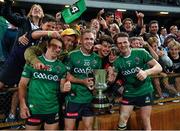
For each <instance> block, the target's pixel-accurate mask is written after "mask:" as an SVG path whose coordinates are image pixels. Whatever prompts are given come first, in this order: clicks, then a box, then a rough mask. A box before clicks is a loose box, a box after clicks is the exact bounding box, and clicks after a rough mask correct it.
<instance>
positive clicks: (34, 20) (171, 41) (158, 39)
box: [0, 0, 180, 129]
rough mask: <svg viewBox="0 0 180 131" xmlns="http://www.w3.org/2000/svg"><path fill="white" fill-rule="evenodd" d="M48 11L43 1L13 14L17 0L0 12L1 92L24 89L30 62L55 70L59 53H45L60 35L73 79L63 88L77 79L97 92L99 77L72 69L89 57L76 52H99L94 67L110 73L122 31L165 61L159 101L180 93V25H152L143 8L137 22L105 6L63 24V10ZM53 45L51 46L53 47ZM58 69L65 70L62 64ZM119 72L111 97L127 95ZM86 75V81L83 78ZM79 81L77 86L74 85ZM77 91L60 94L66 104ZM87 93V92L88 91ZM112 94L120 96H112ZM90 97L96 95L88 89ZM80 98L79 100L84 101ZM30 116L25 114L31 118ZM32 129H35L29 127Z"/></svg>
mask: <svg viewBox="0 0 180 131" xmlns="http://www.w3.org/2000/svg"><path fill="white" fill-rule="evenodd" d="M44 13H46V12H43V9H42V8H41V6H40V5H38V4H34V5H32V7H31V9H30V11H29V13H28V14H27V16H22V15H20V14H19V13H14V12H12V1H9V0H7V1H5V3H4V6H3V8H2V9H1V16H0V32H1V33H0V34H1V35H0V64H1V68H0V91H1V92H3V91H5V90H6V88H9V87H18V84H19V82H20V79H21V81H22V77H21V76H24V77H27V78H29V75H27V74H26V75H25V74H23V75H22V72H23V73H24V72H25V71H27V70H28V67H26V66H27V65H28V66H31V67H32V68H34V69H36V70H44V69H48V68H49V67H48V66H47V65H46V64H47V63H48V62H47V61H48V60H47V58H46V57H49V56H53V55H52V54H51V53H50V54H51V55H45V54H46V53H47V52H48V50H51V46H52V49H56V50H57V49H58V48H59V47H58V46H59V45H51V44H50V43H52V42H51V41H50V40H49V39H55V40H54V41H57V39H61V41H60V43H61V44H62V47H60V49H59V50H61V51H58V53H59V54H58V56H57V58H58V59H59V60H60V61H62V63H63V64H65V65H67V70H69V72H70V73H71V74H69V73H67V76H66V79H67V80H68V83H63V84H64V85H63V87H65V89H64V88H63V89H61V90H62V91H63V92H67V91H69V90H70V89H66V88H69V86H71V84H70V83H69V81H71V82H72V83H76V84H74V85H76V86H79V88H83V86H87V87H88V89H89V90H93V88H94V87H92V85H94V83H93V80H92V79H91V78H88V77H89V76H88V75H90V73H91V72H86V75H87V76H86V77H84V76H80V75H77V74H76V73H73V72H72V71H71V69H72V68H74V67H77V70H78V68H80V65H81V64H82V63H81V59H85V58H84V57H82V56H79V54H78V53H77V52H76V51H79V50H80V51H81V50H82V51H81V52H85V53H84V56H85V57H88V56H92V55H93V59H90V58H88V60H90V61H92V62H94V65H91V66H92V69H98V68H103V69H106V70H107V71H108V69H109V67H110V66H112V65H113V62H114V61H115V60H116V58H118V57H119V55H121V54H120V52H119V50H118V48H117V46H116V42H115V41H114V40H115V38H116V35H117V34H119V33H120V32H126V33H127V34H128V35H129V42H130V47H131V48H135V49H137V48H140V49H145V50H146V51H148V52H149V53H150V55H151V56H152V57H153V58H154V59H155V60H157V61H158V62H159V63H160V65H161V66H162V68H163V71H162V72H161V73H159V75H160V76H161V77H160V78H159V77H155V78H152V82H153V86H154V90H155V91H156V92H157V93H154V96H156V97H157V98H158V99H164V98H165V97H167V94H165V92H164V91H166V90H167V91H166V93H168V95H170V96H173V97H176V96H180V85H179V83H180V77H175V79H170V78H169V77H168V74H172V73H180V72H179V71H180V30H179V29H178V25H171V26H170V28H169V29H168V28H167V27H159V23H158V21H157V20H149V23H144V21H143V18H144V14H143V13H142V12H137V11H136V12H135V15H136V18H137V21H136V22H135V21H133V20H132V19H131V18H124V19H121V18H120V17H116V16H115V15H114V12H110V11H105V10H104V9H102V10H100V11H99V13H98V14H97V17H96V18H93V19H92V20H91V21H84V20H77V21H75V22H73V23H72V24H65V23H63V22H62V21H61V19H62V18H61V14H60V13H57V14H56V15H54V16H53V15H49V14H44ZM87 29H90V30H91V31H89V32H88V31H87ZM83 32H85V33H83ZM92 33H93V36H92ZM86 35H87V36H86ZM91 42H93V45H90V44H91ZM48 43H49V44H50V45H51V46H48ZM51 51H52V50H51ZM42 54H44V55H45V57H44V59H45V60H46V62H45V63H43V62H42V60H41V59H42V58H39V56H41V55H42ZM139 55H141V54H139ZM73 57H79V60H78V58H77V59H75V58H73ZM75 60H76V62H77V63H76V64H74V63H73V62H74V61H75ZM49 61H50V60H49ZM96 61H97V62H98V63H97V62H96ZM25 64H26V66H25ZM85 64H87V65H88V64H89V61H86V62H85ZM24 66H25V67H26V68H27V69H26V68H25V67H24ZM81 66H82V65H81ZM59 68H60V67H59ZM23 70H25V71H23ZM32 70H33V69H32ZM57 70H60V69H58V68H57ZM78 71H81V72H83V70H78ZM27 72H28V71H27ZM28 73H29V72H28ZM88 73H89V74H88ZM117 76H118V77H117V78H116V80H115V82H114V83H108V86H109V87H108V89H107V91H106V93H107V95H108V96H110V97H112V96H113V97H114V96H115V97H121V95H122V94H123V91H122V90H123V89H122V86H123V84H124V83H125V82H126V80H124V79H123V78H122V77H121V74H118V75H117ZM42 77H43V76H42ZM61 77H62V76H61ZM75 77H77V78H78V79H77V78H75ZM63 78H64V77H63ZM80 79H83V81H82V80H80ZM22 83H23V82H21V84H20V85H21V86H22ZM26 84H27V83H26ZM81 84H82V85H83V86H82V85H81ZM74 85H73V84H72V87H73V86H74ZM31 86H32V85H31ZM72 87H71V88H72ZM18 88H20V87H18ZM74 90H75V89H74ZM24 93H25V92H24ZM59 93H60V90H59ZM75 93H76V92H74V91H73V88H72V91H70V93H69V94H70V95H67V94H66V93H62V95H61V96H60V98H59V99H61V100H60V101H61V102H60V103H61V104H63V102H64V101H65V100H64V99H65V97H67V96H68V99H71V100H72V99H74V98H73V97H74V95H75V96H76V94H75ZM84 93H87V92H86V91H85V92H84ZM91 93H92V92H91ZM112 93H114V94H113V95H112ZM25 94H26V93H25ZM86 95H92V94H89V93H87V94H86ZM18 96H19V95H18V92H17V91H15V92H14V94H13V97H12V103H11V109H10V112H9V115H7V118H6V121H7V122H9V121H16V120H17V108H19V100H18V98H25V96H24V97H22V96H23V94H22V92H21V94H20V96H19V97H18ZM66 99H67V98H66ZM89 99H91V97H90V98H87V100H89ZM21 101H22V100H20V106H22V103H21ZM72 101H73V100H72ZM74 101H75V102H77V101H78V102H79V100H74ZM79 106H81V105H79ZM83 106H84V108H89V106H90V105H83ZM23 107H24V106H23ZM70 108H74V105H73V104H72V105H69V107H68V110H66V113H67V114H66V115H65V118H69V119H70V118H77V117H75V116H74V115H76V114H70V115H68V113H69V111H71V109H70ZM78 108H80V107H78ZM20 109H21V110H22V107H20ZM26 113H30V112H26ZM88 113H89V114H88ZM83 114H84V115H86V116H89V115H90V116H91V111H89V110H88V111H87V113H86V112H85V113H84V112H83ZM26 115H27V114H26ZM28 115H29V114H28ZM28 115H27V116H26V117H24V118H27V117H28ZM51 117H53V116H51ZM55 117H57V116H55ZM85 118H89V119H83V120H84V121H85V125H86V129H91V126H92V119H91V117H85ZM66 120H68V119H66ZM45 121H46V120H45ZM47 121H50V120H47ZM53 122H54V121H53ZM68 122H69V124H67V123H66V121H65V128H66V129H73V128H74V126H73V125H74V124H75V123H74V121H68ZM30 124H32V123H30ZM50 124H52V123H47V125H46V126H45V127H44V128H45V129H58V128H57V127H55V128H53V127H52V128H51V127H49V126H48V125H50ZM27 129H32V128H30V127H29V128H28V127H27ZM37 129H38V128H37Z"/></svg>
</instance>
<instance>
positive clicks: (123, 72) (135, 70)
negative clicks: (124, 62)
mask: <svg viewBox="0 0 180 131" xmlns="http://www.w3.org/2000/svg"><path fill="white" fill-rule="evenodd" d="M138 71H139V68H137V67H135V68H131V69H128V70H125V71H122V72H121V73H122V74H123V75H125V76H127V75H131V74H135V73H137V72H138Z"/></svg>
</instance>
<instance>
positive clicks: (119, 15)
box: [114, 10, 123, 19]
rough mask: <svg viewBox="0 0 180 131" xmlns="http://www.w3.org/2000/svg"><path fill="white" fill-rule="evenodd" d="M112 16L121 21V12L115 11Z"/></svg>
mask: <svg viewBox="0 0 180 131" xmlns="http://www.w3.org/2000/svg"><path fill="white" fill-rule="evenodd" d="M114 16H115V18H120V19H122V17H123V16H122V12H121V11H118V10H116V11H115V13H114Z"/></svg>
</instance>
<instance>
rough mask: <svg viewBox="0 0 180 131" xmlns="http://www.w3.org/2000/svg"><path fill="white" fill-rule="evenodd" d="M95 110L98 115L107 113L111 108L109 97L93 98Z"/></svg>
mask: <svg viewBox="0 0 180 131" xmlns="http://www.w3.org/2000/svg"><path fill="white" fill-rule="evenodd" d="M93 107H94V112H95V114H96V115H101V114H106V113H108V112H109V110H110V104H109V100H108V99H107V98H102V99H98V98H96V99H94V100H93Z"/></svg>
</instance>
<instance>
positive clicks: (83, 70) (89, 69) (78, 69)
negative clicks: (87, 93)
mask: <svg viewBox="0 0 180 131" xmlns="http://www.w3.org/2000/svg"><path fill="white" fill-rule="evenodd" d="M74 73H77V74H90V73H93V69H91V67H87V68H85V69H82V68H74Z"/></svg>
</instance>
